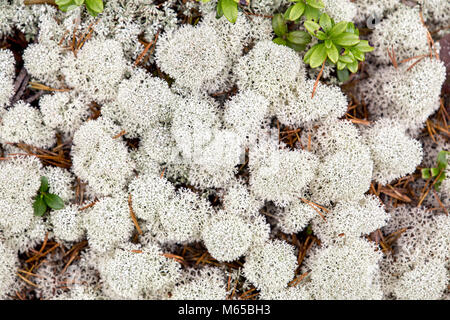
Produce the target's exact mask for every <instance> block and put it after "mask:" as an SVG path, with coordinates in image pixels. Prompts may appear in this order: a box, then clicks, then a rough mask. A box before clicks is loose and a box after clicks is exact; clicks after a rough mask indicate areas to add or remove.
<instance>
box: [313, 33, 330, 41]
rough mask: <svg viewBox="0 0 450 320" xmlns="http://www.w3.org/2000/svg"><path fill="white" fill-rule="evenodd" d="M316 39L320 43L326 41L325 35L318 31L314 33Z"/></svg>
mask: <svg viewBox="0 0 450 320" xmlns="http://www.w3.org/2000/svg"><path fill="white" fill-rule="evenodd" d="M316 38H317V39H319V40H322V41H323V40H326V39H328V37H327V34H326V33H325V32H323V31H320V30H319V31H317V32H316Z"/></svg>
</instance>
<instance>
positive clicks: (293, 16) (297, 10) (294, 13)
mask: <svg viewBox="0 0 450 320" xmlns="http://www.w3.org/2000/svg"><path fill="white" fill-rule="evenodd" d="M305 7H306V6H305V3H304V2H301V1H300V2H297V3H296V4H294V5H293V6H292V7H290V8H289V9H290V10H289V15H288V16H287V17H286V19H288V20H291V21H295V20H297V19H298V18H300V17H301V16H302V14H303V12H305ZM286 13H288V12H287V11H286Z"/></svg>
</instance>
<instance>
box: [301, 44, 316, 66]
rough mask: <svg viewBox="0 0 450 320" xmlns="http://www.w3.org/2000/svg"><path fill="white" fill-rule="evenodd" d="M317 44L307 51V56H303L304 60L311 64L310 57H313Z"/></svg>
mask: <svg viewBox="0 0 450 320" xmlns="http://www.w3.org/2000/svg"><path fill="white" fill-rule="evenodd" d="M317 46H318V44H315V45H314V46H312V47H311V49H309V50H308V52H306V54H305V56H304V57H303V62H305V63H308V64H309V59H310V58H311V56H312V54H313V53H314V51H315V50H316V49H317Z"/></svg>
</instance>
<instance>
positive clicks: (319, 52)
mask: <svg viewBox="0 0 450 320" xmlns="http://www.w3.org/2000/svg"><path fill="white" fill-rule="evenodd" d="M326 58H327V48H325V45H324V44H323V43H322V44H319V45H317V49H316V50H314V52H313V54H312V55H311V57H310V59H309V65H310V66H311V68H317V67H318V66H320V65H322V63H323V62H324V61H325V60H326Z"/></svg>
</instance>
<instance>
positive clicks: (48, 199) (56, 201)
mask: <svg viewBox="0 0 450 320" xmlns="http://www.w3.org/2000/svg"><path fill="white" fill-rule="evenodd" d="M44 201H45V203H46V204H47V205H48V206H49V207H50V208H52V209H54V210H59V209H62V208H64V201H63V200H62V199H61V198H60V197H58V196H57V195H56V194H51V193H46V194H44Z"/></svg>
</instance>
